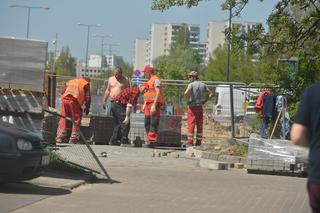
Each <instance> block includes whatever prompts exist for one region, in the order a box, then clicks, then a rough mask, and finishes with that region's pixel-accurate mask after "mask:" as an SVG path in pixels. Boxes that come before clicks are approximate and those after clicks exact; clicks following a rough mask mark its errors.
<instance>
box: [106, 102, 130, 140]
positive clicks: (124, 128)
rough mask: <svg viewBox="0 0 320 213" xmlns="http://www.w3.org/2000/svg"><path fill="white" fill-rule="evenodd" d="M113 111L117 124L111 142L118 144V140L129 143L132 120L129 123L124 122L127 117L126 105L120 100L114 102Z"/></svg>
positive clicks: (112, 104)
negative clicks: (119, 101)
mask: <svg viewBox="0 0 320 213" xmlns="http://www.w3.org/2000/svg"><path fill="white" fill-rule="evenodd" d="M111 112H112V116H113V117H114V121H115V123H116V126H115V127H114V129H113V134H112V136H111V138H110V141H109V144H116V143H117V142H118V141H120V143H122V144H127V143H129V139H128V135H129V131H130V121H129V123H128V124H124V123H122V122H123V121H124V119H125V118H126V105H124V104H121V103H118V102H112V103H111Z"/></svg>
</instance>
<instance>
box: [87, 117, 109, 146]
mask: <svg viewBox="0 0 320 213" xmlns="http://www.w3.org/2000/svg"><path fill="white" fill-rule="evenodd" d="M89 126H90V129H91V133H92V141H93V142H94V143H95V144H108V142H109V140H110V137H111V135H112V132H113V129H114V127H115V122H114V118H112V117H107V116H101V115H100V116H97V115H94V116H91V117H90V124H89Z"/></svg>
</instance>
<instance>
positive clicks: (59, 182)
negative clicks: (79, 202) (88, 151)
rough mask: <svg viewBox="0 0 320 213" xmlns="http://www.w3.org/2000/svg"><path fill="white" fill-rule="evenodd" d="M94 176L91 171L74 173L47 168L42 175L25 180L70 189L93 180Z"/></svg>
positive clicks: (35, 183)
mask: <svg viewBox="0 0 320 213" xmlns="http://www.w3.org/2000/svg"><path fill="white" fill-rule="evenodd" d="M94 179H95V176H94V175H92V174H91V173H88V172H86V173H83V174H74V173H68V172H64V171H59V170H50V169H47V170H45V171H44V172H43V175H42V176H40V177H38V178H35V179H32V180H29V181H26V182H27V183H32V184H34V185H39V186H48V187H57V188H64V189H68V190H72V189H74V188H76V187H78V186H81V185H83V184H85V183H90V182H93V181H94Z"/></svg>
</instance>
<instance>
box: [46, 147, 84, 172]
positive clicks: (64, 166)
mask: <svg viewBox="0 0 320 213" xmlns="http://www.w3.org/2000/svg"><path fill="white" fill-rule="evenodd" d="M48 168H49V169H53V170H59V171H65V172H70V173H76V174H81V173H84V172H85V170H84V169H82V168H80V167H78V166H76V165H73V164H70V163H67V162H64V161H62V160H60V158H59V156H58V155H57V154H56V153H54V152H50V162H49V165H48Z"/></svg>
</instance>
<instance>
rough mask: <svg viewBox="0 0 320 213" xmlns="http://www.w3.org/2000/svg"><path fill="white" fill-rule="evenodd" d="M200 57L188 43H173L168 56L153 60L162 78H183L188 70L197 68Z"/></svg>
mask: <svg viewBox="0 0 320 213" xmlns="http://www.w3.org/2000/svg"><path fill="white" fill-rule="evenodd" d="M200 63H201V58H200V56H199V54H198V53H197V52H196V51H195V50H193V49H192V47H191V46H189V45H180V44H175V45H174V48H172V49H171V51H170V54H169V55H168V56H160V57H159V58H157V59H156V60H155V61H154V64H155V68H156V69H157V70H159V75H160V77H161V78H163V79H185V78H186V76H187V73H188V72H190V70H198V69H199V67H200Z"/></svg>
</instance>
